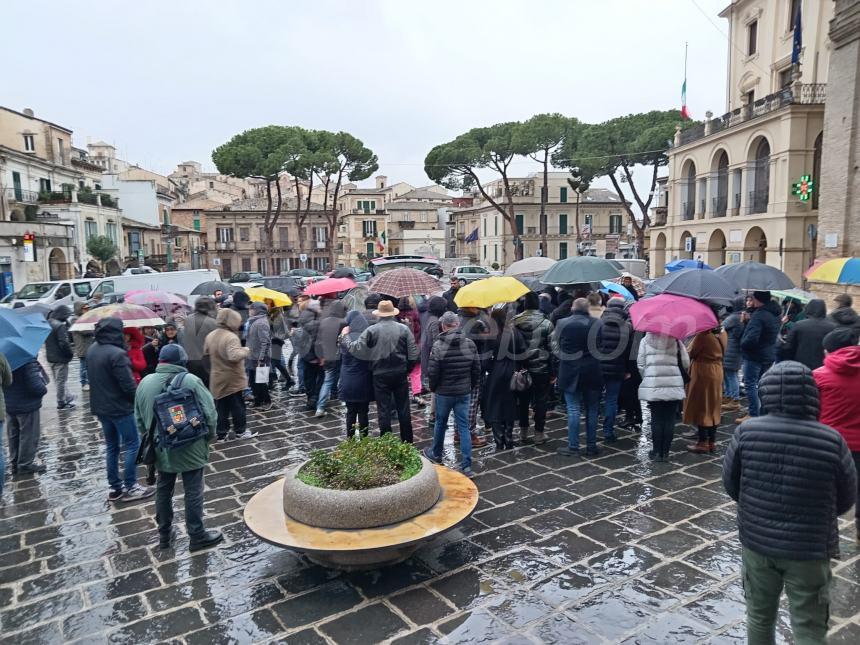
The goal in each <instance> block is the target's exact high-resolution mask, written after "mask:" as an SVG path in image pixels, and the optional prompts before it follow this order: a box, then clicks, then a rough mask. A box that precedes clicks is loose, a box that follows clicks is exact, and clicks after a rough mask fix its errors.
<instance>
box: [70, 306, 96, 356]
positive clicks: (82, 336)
mask: <svg viewBox="0 0 860 645" xmlns="http://www.w3.org/2000/svg"><path fill="white" fill-rule="evenodd" d="M84 304H85V303H84V302H83V301H82V300H78V301H77V302H75V305H74V307H75V318H76V319H77V318H79V317H80V316H81V315H82V314H83V313H84ZM69 333H70V334H71V337H72V345H73V347H74V350H75V356H77V357H78V358H83V357H84V356H86V355H87V350H88V349H89V348H90V345H92V344H93V332H91V331H73V332H69Z"/></svg>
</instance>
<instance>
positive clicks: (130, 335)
mask: <svg viewBox="0 0 860 645" xmlns="http://www.w3.org/2000/svg"><path fill="white" fill-rule="evenodd" d="M123 334H124V336H125V344H126V345H127V346H128V350H127V351H126V353H127V354H128V357H129V359H131V371H132V374H134V380H135V382H137V383H140V379H142V378H143V374H144V372H145V371H146V357H145V356H144V355H143V344H144V342H146V339H145V338H144V337H143V334H142V333H140V330H139V329H136V328H134V327H129V328H127V329H124V330H123Z"/></svg>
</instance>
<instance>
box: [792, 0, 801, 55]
mask: <svg viewBox="0 0 860 645" xmlns="http://www.w3.org/2000/svg"><path fill="white" fill-rule="evenodd" d="M802 4H803V3H802V2H798V3H797V13H796V14H795V15H794V43H793V44H792V46H791V64H792V65H800V50H801V49H803V31H802V30H801V28H800V6H801V5H802Z"/></svg>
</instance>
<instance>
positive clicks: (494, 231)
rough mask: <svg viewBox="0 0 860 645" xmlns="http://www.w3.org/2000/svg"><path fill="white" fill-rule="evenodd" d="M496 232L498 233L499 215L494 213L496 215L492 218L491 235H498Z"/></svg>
mask: <svg viewBox="0 0 860 645" xmlns="http://www.w3.org/2000/svg"><path fill="white" fill-rule="evenodd" d="M498 234H499V216H498V215H496V217H495V218H494V219H493V235H498Z"/></svg>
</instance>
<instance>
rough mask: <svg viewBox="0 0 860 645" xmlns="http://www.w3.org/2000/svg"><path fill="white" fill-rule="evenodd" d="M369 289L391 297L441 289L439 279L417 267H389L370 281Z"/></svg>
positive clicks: (420, 293)
mask: <svg viewBox="0 0 860 645" xmlns="http://www.w3.org/2000/svg"><path fill="white" fill-rule="evenodd" d="M368 287H369V288H370V290H371V291H375V292H376V293H381V294H383V295H385V296H391V297H393V298H403V297H404V296H419V295H421V296H429V295H431V294H435V293H440V292H441V291H442V290H443V289H442V286H441V285H440V284H439V281H438V280H437V279H436V278H434V277H433V276H432V275H430V274H429V273H424V272H423V271H419V270H418V269H407V268H404V269H389V270H388V271H385V272H384V273H381V274H380V275H378V276H376V277H375V278H374V279H373V280H371V281H370V283H369V285H368Z"/></svg>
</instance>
